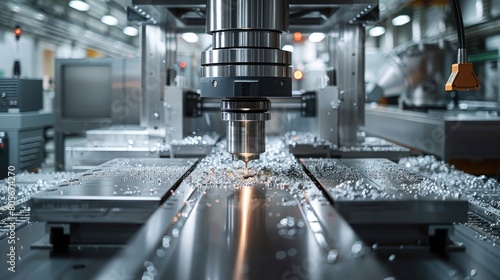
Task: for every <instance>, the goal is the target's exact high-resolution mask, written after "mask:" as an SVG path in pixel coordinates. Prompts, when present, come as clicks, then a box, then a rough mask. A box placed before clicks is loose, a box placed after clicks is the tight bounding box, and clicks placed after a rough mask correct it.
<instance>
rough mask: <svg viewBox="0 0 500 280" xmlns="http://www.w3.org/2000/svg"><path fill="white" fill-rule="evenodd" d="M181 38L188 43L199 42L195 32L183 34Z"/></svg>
mask: <svg viewBox="0 0 500 280" xmlns="http://www.w3.org/2000/svg"><path fill="white" fill-rule="evenodd" d="M181 37H182V39H184V40H185V41H186V42H188V43H196V42H198V35H196V34H195V33H193V32H187V33H182V35H181Z"/></svg>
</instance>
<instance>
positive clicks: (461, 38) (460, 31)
mask: <svg viewBox="0 0 500 280" xmlns="http://www.w3.org/2000/svg"><path fill="white" fill-rule="evenodd" d="M451 3H452V5H453V11H454V14H455V20H456V23H457V37H458V48H459V49H465V33H464V22H463V19H462V9H461V8H460V2H459V1H458V0H451Z"/></svg>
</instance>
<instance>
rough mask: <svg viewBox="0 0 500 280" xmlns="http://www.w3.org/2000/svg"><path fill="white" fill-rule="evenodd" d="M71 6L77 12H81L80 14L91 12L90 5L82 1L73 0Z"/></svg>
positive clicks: (70, 2)
mask: <svg viewBox="0 0 500 280" xmlns="http://www.w3.org/2000/svg"><path fill="white" fill-rule="evenodd" d="M69 6H70V7H71V8H73V9H75V10H78V11H80V12H86V11H88V10H90V5H89V4H87V3H86V2H85V1H82V0H71V1H69Z"/></svg>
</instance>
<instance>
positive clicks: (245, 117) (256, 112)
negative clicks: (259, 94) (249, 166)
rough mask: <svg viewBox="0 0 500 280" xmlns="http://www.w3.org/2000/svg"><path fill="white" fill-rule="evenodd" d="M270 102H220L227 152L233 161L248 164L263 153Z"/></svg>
mask: <svg viewBox="0 0 500 280" xmlns="http://www.w3.org/2000/svg"><path fill="white" fill-rule="evenodd" d="M270 107H271V102H270V101H269V99H266V98H230V99H224V100H222V105H221V110H222V119H223V120H224V121H227V151H228V152H229V153H230V154H232V155H233V157H234V159H237V160H243V161H245V162H248V161H250V160H255V159H258V158H259V155H260V154H262V153H263V152H265V121H267V120H269V119H270V117H271V116H270V114H269V113H267V111H268V110H269V108H270Z"/></svg>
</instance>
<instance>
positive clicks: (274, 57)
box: [201, 48, 292, 65]
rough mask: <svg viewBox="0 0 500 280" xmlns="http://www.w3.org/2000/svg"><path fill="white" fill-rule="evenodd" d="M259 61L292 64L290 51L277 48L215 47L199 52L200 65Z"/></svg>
mask: <svg viewBox="0 0 500 280" xmlns="http://www.w3.org/2000/svg"><path fill="white" fill-rule="evenodd" d="M245 62H252V63H260V64H283V65H290V64H292V53H290V52H287V51H281V50H279V49H264V48H259V49H250V48H245V49H239V48H233V49H229V50H225V49H217V50H212V51H210V52H204V53H202V54H201V65H210V64H217V63H220V64H237V63H245Z"/></svg>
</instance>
